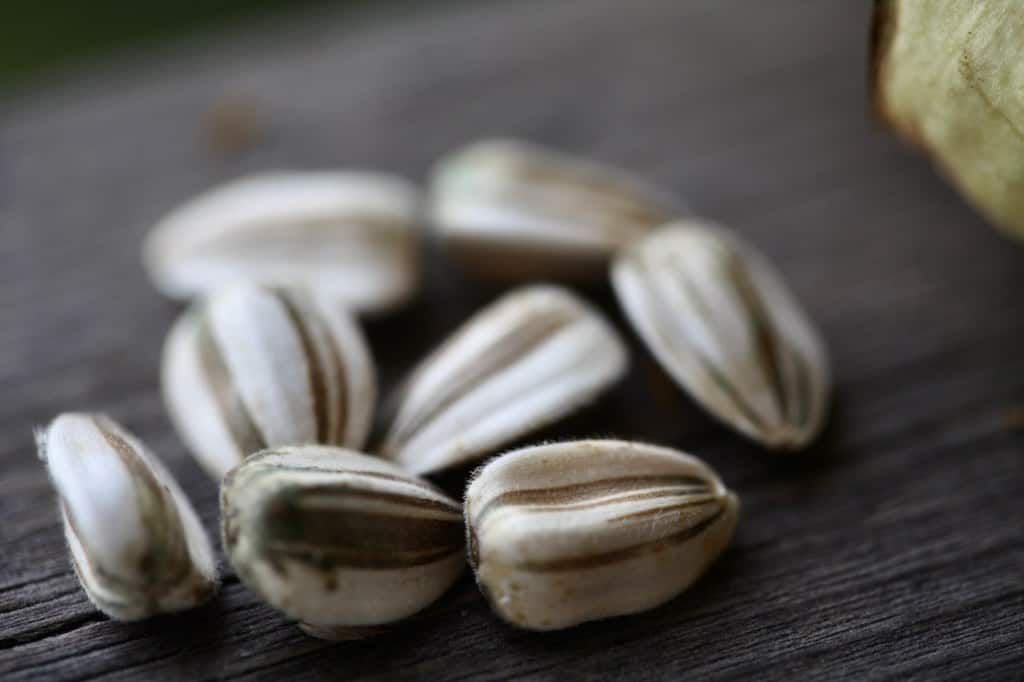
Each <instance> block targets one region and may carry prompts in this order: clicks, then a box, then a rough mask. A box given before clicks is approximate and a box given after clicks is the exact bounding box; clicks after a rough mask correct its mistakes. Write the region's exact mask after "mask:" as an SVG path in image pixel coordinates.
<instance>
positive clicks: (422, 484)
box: [225, 450, 461, 513]
mask: <svg viewBox="0 0 1024 682" xmlns="http://www.w3.org/2000/svg"><path fill="white" fill-rule="evenodd" d="M280 454H282V453H281V451H278V450H265V451H263V452H262V453H260V457H259V458H258V459H253V460H251V461H253V462H257V461H259V459H263V458H264V457H266V456H268V455H280ZM265 466H266V467H267V471H268V472H272V471H278V470H280V469H284V470H286V471H289V472H292V471H296V472H317V473H324V474H336V475H339V476H340V475H349V476H357V477H360V476H361V477H366V478H375V479H380V480H382V481H395V482H396V483H405V484H408V485H410V486H413V487H415V488H418V489H420V490H423V491H426V492H429V493H433V494H434V495H442V493H441V492H440V491H438V490H437V489H436V488H435V487H434V486H432V485H431V484H429V483H427V482H426V481H418V480H416V479H414V478H407V477H405V476H401V475H398V474H388V473H384V472H382V471H364V470H360V469H332V468H327V467H317V466H308V465H295V464H288V465H285V466H278V465H274V464H266V465H265ZM250 467H252V465H250ZM225 485H226V483H225ZM445 504H449V505H451V509H452V510H453V511H456V512H458V513H461V508H460V507H459V506H458V505H457V504H455V503H454V502H445Z"/></svg>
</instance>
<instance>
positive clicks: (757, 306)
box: [727, 252, 790, 419]
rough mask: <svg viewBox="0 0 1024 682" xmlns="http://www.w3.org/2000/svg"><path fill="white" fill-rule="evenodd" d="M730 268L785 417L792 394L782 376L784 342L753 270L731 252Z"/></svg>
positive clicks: (777, 404) (762, 364) (781, 413)
mask: <svg viewBox="0 0 1024 682" xmlns="http://www.w3.org/2000/svg"><path fill="white" fill-rule="evenodd" d="M727 268H728V270H729V272H730V274H731V275H732V276H731V278H730V281H731V282H732V283H733V284H734V287H733V289H734V290H735V291H736V293H737V296H738V297H739V299H740V301H742V303H743V307H744V308H745V310H746V312H747V316H748V318H749V319H750V320H751V322H752V323H753V326H754V338H755V339H756V344H757V354H758V357H759V358H760V363H759V364H760V366H761V367H764V368H766V370H767V374H768V377H767V378H768V383H769V384H770V385H771V387H772V397H773V398H774V399H775V405H776V408H777V409H778V412H779V415H780V416H781V418H782V419H788V418H789V400H790V396H789V392H788V391H787V387H786V382H785V380H784V378H783V376H782V368H781V367H780V366H779V356H780V353H781V351H782V345H783V344H781V343H780V340H779V337H778V332H777V331H776V330H775V327H774V325H773V324H772V320H771V317H770V316H769V315H768V311H767V310H766V308H765V305H764V301H763V300H762V299H761V295H760V293H759V292H758V289H757V287H756V286H755V285H754V283H753V282H752V281H751V278H750V271H749V270H748V269H747V268H746V266H745V265H744V264H743V263H742V262H740V261H739V258H737V257H736V255H735V254H733V253H731V252H730V253H729V259H728V264H727Z"/></svg>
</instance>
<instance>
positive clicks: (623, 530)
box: [464, 440, 739, 630]
mask: <svg viewBox="0 0 1024 682" xmlns="http://www.w3.org/2000/svg"><path fill="white" fill-rule="evenodd" d="M464 508H465V516H466V528H467V532H468V534H469V540H468V545H469V556H470V565H471V566H472V567H473V571H474V573H475V575H476V580H477V583H478V585H479V586H480V589H481V591H482V592H483V593H484V595H485V596H486V597H487V599H488V601H489V602H490V604H491V607H492V608H493V609H494V611H495V612H496V613H497V614H498V615H499V616H501V618H503V619H504V620H506V621H508V622H509V623H512V624H513V625H517V626H519V627H523V628H527V629H531V630H556V629H561V628H567V627H570V626H573V625H577V624H579V623H582V622H585V621H590V620H596V619H600V618H609V617H613V616H620V615H625V614H630V613H637V612H640V611H645V610H647V609H651V608H654V607H656V606H658V605H660V604H663V603H665V602H666V601H668V600H670V599H672V598H673V597H675V596H677V595H678V594H680V593H681V592H683V591H684V590H686V589H687V588H688V587H689V586H690V585H692V584H693V583H694V582H695V581H696V580H697V579H698V578H699V577H700V576H701V575H702V574H703V573H704V572H705V571H706V570H707V568H708V567H709V566H710V565H711V564H712V563H713V562H714V561H715V559H717V558H718V556H719V555H720V554H721V552H722V551H723V550H724V549H725V547H726V546H727V545H728V544H729V541H730V539H731V538H732V535H733V531H734V530H735V527H736V522H737V518H738V513H739V502H738V499H737V497H736V495H735V494H733V493H731V492H730V491H728V490H727V489H726V487H725V486H724V485H723V484H722V482H721V481H720V480H719V478H718V476H717V475H716V474H715V473H714V472H713V471H712V470H711V469H710V468H709V467H708V466H707V465H705V464H704V463H703V462H701V461H700V460H698V459H697V458H695V457H691V456H689V455H686V454H683V453H681V452H678V451H675V450H671V449H669V448H664V447H658V446H654V445H646V444H642V443H630V442H625V441H615V440H584V441H572V442H565V443H552V444H547V445H538V446H533V447H527V448H523V449H520V450H515V451H513V452H510V453H508V454H505V455H502V456H501V457H498V458H496V459H494V460H492V461H491V462H489V463H488V464H487V465H486V466H484V467H482V468H481V469H480V470H478V472H477V473H476V474H475V476H474V477H473V480H472V482H471V483H470V485H469V486H468V488H467V489H466V499H465V505H464Z"/></svg>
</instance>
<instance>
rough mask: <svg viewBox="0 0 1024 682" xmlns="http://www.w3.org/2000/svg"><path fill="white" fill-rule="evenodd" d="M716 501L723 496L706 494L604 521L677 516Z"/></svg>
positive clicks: (622, 521) (632, 520)
mask: <svg viewBox="0 0 1024 682" xmlns="http://www.w3.org/2000/svg"><path fill="white" fill-rule="evenodd" d="M716 502H718V503H720V502H721V498H720V497H719V496H718V495H705V496H704V497H703V498H701V499H697V500H689V501H686V502H679V503H677V504H669V505H664V506H659V507H654V508H652V509H644V510H641V511H635V512H629V513H627V514H619V515H618V516H610V517H608V518H607V519H604V521H605V523H631V522H634V521H640V520H647V521H653V520H657V519H659V518H661V517H663V516H668V517H676V516H678V514H679V513H680V512H681V511H682V510H684V509H690V508H692V507H703V506H706V505H708V504H713V503H716Z"/></svg>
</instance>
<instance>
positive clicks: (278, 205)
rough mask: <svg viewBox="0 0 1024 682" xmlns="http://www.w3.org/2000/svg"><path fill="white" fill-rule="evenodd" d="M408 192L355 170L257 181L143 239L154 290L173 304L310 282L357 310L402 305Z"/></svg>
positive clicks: (411, 209) (410, 209)
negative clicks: (253, 285) (238, 287)
mask: <svg viewBox="0 0 1024 682" xmlns="http://www.w3.org/2000/svg"><path fill="white" fill-rule="evenodd" d="M418 201H419V197H418V193H417V191H416V189H415V188H414V187H412V186H411V185H410V184H409V183H407V182H405V181H404V180H401V179H400V178H396V177H392V176H387V175H378V174H373V173H355V172H305V173H300V172H291V173H276V174H264V175H255V176H250V177H246V178H242V179H240V180H236V181H234V182H231V183H229V184H227V185H225V186H222V187H219V188H215V189H213V190H210V191H209V192H207V193H205V194H202V195H200V196H199V197H197V198H195V199H193V200H192V201H189V202H187V203H186V204H184V205H183V206H181V207H180V208H178V209H177V210H175V211H173V212H172V213H171V214H169V215H168V216H167V217H165V218H164V219H163V220H162V221H160V223H159V224H158V225H157V226H156V227H155V228H154V229H153V230H152V232H151V233H150V235H149V237H148V238H147V240H146V244H145V248H144V252H143V255H144V260H145V262H146V265H147V268H148V270H149V274H150V277H151V278H152V280H153V282H154V284H155V285H156V287H157V288H158V289H159V290H160V291H161V292H163V293H164V294H166V295H167V296H171V297H173V298H189V297H192V296H195V295H197V294H203V293H209V292H210V291H212V290H213V289H216V288H218V287H220V286H222V285H224V284H228V283H232V282H234V281H236V280H245V281H251V282H257V283H262V284H271V285H275V286H296V285H306V286H310V287H312V288H315V289H316V290H317V291H321V292H324V293H330V294H332V295H333V296H335V297H336V298H338V299H340V300H342V301H343V302H345V303H347V304H348V305H349V306H350V307H351V308H352V309H354V310H360V311H377V310H386V309H389V308H392V307H395V306H397V305H398V304H400V303H402V302H404V301H405V300H406V299H408V298H409V297H410V296H411V295H412V294H413V291H414V289H415V287H416V282H417V231H416V220H415V218H416V215H415V214H416V210H417V209H416V205H417V202H418Z"/></svg>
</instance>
